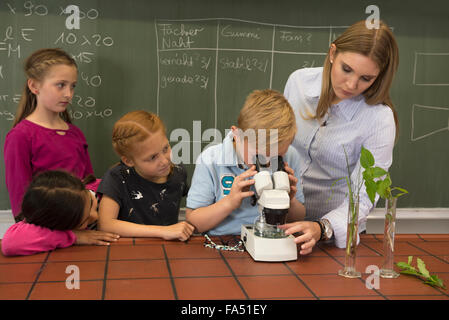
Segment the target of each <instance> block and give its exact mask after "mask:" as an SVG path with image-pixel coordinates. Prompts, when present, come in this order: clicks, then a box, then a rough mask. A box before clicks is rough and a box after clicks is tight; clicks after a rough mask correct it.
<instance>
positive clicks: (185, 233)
mask: <svg viewBox="0 0 449 320" xmlns="http://www.w3.org/2000/svg"><path fill="white" fill-rule="evenodd" d="M194 230H195V227H194V226H192V225H191V224H190V223H188V222H186V221H181V222H178V223H176V224H172V225H170V226H164V230H163V233H162V239H164V240H175V239H177V240H180V241H186V240H188V239H189V238H190V236H191V235H192V233H193V231H194Z"/></svg>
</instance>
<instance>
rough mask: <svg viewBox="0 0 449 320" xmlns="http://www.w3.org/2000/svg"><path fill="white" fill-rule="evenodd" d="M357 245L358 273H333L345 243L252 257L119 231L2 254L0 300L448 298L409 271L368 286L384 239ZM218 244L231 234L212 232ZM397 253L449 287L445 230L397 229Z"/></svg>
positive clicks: (369, 238) (195, 240) (198, 240)
mask: <svg viewBox="0 0 449 320" xmlns="http://www.w3.org/2000/svg"><path fill="white" fill-rule="evenodd" d="M361 239H362V241H361V244H360V245H359V247H358V251H357V269H358V270H359V271H361V272H362V278H361V279H346V278H342V277H340V276H338V275H337V272H338V270H339V269H341V268H342V267H343V265H344V249H337V248H335V247H332V246H329V245H324V244H320V245H319V246H317V247H315V248H314V250H313V252H312V253H311V254H310V255H307V256H300V257H299V259H298V260H297V261H294V262H286V263H265V262H254V261H253V260H252V259H251V257H250V256H249V254H248V253H247V252H231V251H217V250H215V249H210V248H205V247H204V246H203V242H204V238H203V237H200V236H197V237H192V238H191V239H190V240H189V242H188V243H182V242H175V241H163V240H158V239H141V238H135V239H133V238H123V239H120V240H119V241H118V242H117V243H115V244H112V245H111V246H109V247H100V246H73V247H70V248H66V249H58V250H55V251H53V252H48V253H41V254H37V255H33V256H27V257H4V256H3V255H0V300H4V299H19V300H23V299H30V300H32V299H87V300H95V299H164V300H172V299H178V300H187V299H188V300H196V299H201V300H207V299H230V300H231V299H232V300H234V299H301V300H304V299H307V300H317V299H320V300H321V299H345V300H359V299H380V300H383V299H406V300H410V299H434V300H449V289H448V290H441V289H436V288H433V287H430V286H428V285H425V284H423V282H422V281H420V280H418V279H417V278H415V277H412V276H407V275H401V276H400V277H399V278H397V279H382V278H381V279H380V287H379V289H373V290H370V289H367V288H366V285H365V280H366V278H367V277H368V276H370V275H371V274H369V273H368V274H367V273H365V269H366V267H367V266H368V265H378V266H380V264H381V263H382V238H381V236H378V235H362V237H361ZM214 240H215V241H216V242H217V243H220V242H221V243H223V244H226V242H227V241H229V240H231V241H235V240H237V239H236V238H235V237H221V238H214ZM395 248H396V250H395V251H396V256H395V260H396V262H398V261H407V257H408V256H409V255H413V256H414V257H415V261H416V257H420V258H421V259H423V260H424V262H425V263H426V265H427V267H428V269H429V270H430V272H431V273H432V274H437V275H438V277H440V278H442V279H443V280H444V282H445V284H446V286H449V235H397V238H396V245H395ZM69 265H75V266H77V267H78V268H79V271H80V274H79V276H80V288H79V289H74V290H69V289H67V287H66V279H67V278H68V277H69V276H70V275H71V274H72V273H73V272H72V273H70V272H69V273H66V268H67V266H69Z"/></svg>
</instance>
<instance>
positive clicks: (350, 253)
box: [338, 198, 362, 278]
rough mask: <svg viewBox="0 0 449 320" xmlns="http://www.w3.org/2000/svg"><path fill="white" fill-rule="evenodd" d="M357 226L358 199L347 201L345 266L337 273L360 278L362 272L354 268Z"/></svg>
mask: <svg viewBox="0 0 449 320" xmlns="http://www.w3.org/2000/svg"><path fill="white" fill-rule="evenodd" d="M358 226H359V199H358V198H357V199H356V200H355V201H350V202H349V209H348V229H347V232H346V254H345V268H344V269H343V270H339V271H338V275H340V276H342V277H346V278H360V277H361V276H362V274H361V273H360V272H358V271H357V270H356V268H355V263H356V256H357V235H358Z"/></svg>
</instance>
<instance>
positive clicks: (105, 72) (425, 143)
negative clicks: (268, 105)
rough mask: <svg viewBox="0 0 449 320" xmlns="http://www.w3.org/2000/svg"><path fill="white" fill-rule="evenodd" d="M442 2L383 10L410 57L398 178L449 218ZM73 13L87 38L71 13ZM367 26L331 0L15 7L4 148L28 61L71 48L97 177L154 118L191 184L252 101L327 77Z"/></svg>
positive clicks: (77, 115)
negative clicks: (350, 34)
mask: <svg viewBox="0 0 449 320" xmlns="http://www.w3.org/2000/svg"><path fill="white" fill-rule="evenodd" d="M436 2H438V3H437V4H435V5H428V3H423V2H422V1H418V0H412V1H411V2H410V3H408V4H409V5H408V6H405V5H402V4H401V3H394V2H391V1H388V0H379V1H377V3H376V5H377V6H378V7H379V8H380V15H381V18H382V19H385V20H386V21H387V22H388V23H389V25H390V27H392V29H393V31H394V34H395V36H396V37H397V40H398V44H399V49H400V66H399V71H398V73H397V76H396V79H395V82H394V85H393V88H392V98H393V102H394V103H395V106H396V107H397V109H398V114H399V122H400V137H399V140H398V144H397V146H396V148H395V153H394V162H393V165H392V167H391V175H392V178H393V181H394V184H395V185H401V186H404V187H405V188H406V189H407V190H409V191H410V196H408V197H403V198H401V200H400V202H401V203H400V206H411V207H449V195H448V192H447V187H446V185H447V182H446V181H448V180H449V171H448V170H447V163H449V150H448V148H447V139H448V137H449V132H448V131H449V123H448V110H449V95H448V94H447V85H448V84H449V78H448V76H447V75H448V74H449V69H448V68H449V59H448V57H449V42H448V41H447V39H449V21H448V20H447V12H448V9H449V4H447V3H446V2H444V1H436ZM73 5H75V6H77V7H78V9H79V29H78V28H77V27H76V23H74V21H75V20H76V19H75V20H73V16H71V14H73V11H72V10H66V9H67V8H68V6H73ZM365 18H366V14H365V5H364V4H361V3H358V2H354V3H348V4H346V3H345V5H344V6H343V5H342V4H341V2H338V1H337V2H335V1H332V0H323V1H320V2H318V1H315V2H311V1H305V0H304V1H303V0H279V1H272V0H270V1H268V0H257V1H256V0H245V1H244V2H232V1H231V2H230V1H221V2H210V1H208V0H196V1H191V0H165V1H163V2H160V1H145V0H133V1H129V2H123V1H118V0H111V1H96V2H92V1H88V0H74V1H69V0H61V1H57V2H56V1H51V0H5V1H2V2H0V133H1V137H0V138H1V139H0V141H1V145H2V146H3V144H4V139H5V136H6V134H7V132H8V131H9V130H10V128H11V125H12V121H13V119H14V115H15V112H16V108H17V104H18V102H19V100H20V96H21V94H22V90H23V86H24V83H25V77H24V74H23V71H22V65H23V62H24V60H25V59H26V58H27V57H28V56H29V55H30V54H31V53H32V52H33V51H35V50H37V49H40V48H44V47H60V48H62V49H64V50H66V51H67V52H69V53H70V54H71V55H72V57H73V58H74V59H75V61H76V62H77V65H78V83H77V87H76V90H75V95H74V97H73V99H72V102H71V106H70V107H69V113H70V115H71V116H72V118H73V120H74V123H75V124H76V125H77V126H79V127H80V128H81V130H82V131H83V132H84V133H85V135H86V138H87V140H88V143H89V151H90V155H91V158H92V161H93V165H94V170H95V173H96V175H97V176H99V177H101V176H102V175H103V174H104V172H105V170H107V169H108V168H109V167H110V166H111V165H112V164H113V163H115V162H116V161H117V157H116V155H115V154H114V152H113V150H112V147H111V129H112V126H113V124H114V122H115V121H116V120H117V119H118V118H119V117H120V116H122V115H123V114H124V113H126V112H129V111H131V110H137V109H146V110H149V111H152V112H155V113H157V114H159V116H160V117H161V118H162V119H163V121H164V123H165V124H166V127H167V136H168V137H169V140H170V142H171V144H172V147H173V150H174V151H175V152H176V153H179V155H178V156H179V158H181V159H182V160H183V161H184V162H186V163H188V164H187V169H188V172H189V175H190V177H191V174H192V172H193V169H194V165H193V163H194V161H195V159H196V157H197V155H198V154H199V152H201V151H202V150H203V149H204V148H206V147H208V146H209V145H210V144H216V143H219V142H220V140H221V139H222V138H223V137H224V136H225V134H226V132H227V130H228V129H229V128H230V126H231V125H234V124H236V121H237V116H238V113H239V111H240V109H241V107H242V105H243V103H244V100H245V98H246V96H247V95H248V94H249V93H250V92H251V91H252V90H254V89H264V88H273V89H276V90H279V91H281V92H282V91H283V90H284V86H285V83H286V81H287V78H288V76H289V75H290V74H291V73H292V72H293V71H294V70H296V69H299V68H310V67H319V66H322V64H323V61H324V59H325V57H326V54H327V52H328V49H329V46H330V44H331V43H332V41H333V40H334V39H336V37H338V36H339V35H340V34H341V33H343V31H344V30H345V29H346V28H347V26H349V25H351V24H352V23H354V22H355V21H358V20H361V19H365ZM410 21H413V23H410ZM75 22H76V21H75ZM0 154H1V156H2V157H3V148H1V150H0ZM0 181H1V182H0V209H7V208H9V200H8V196H7V192H6V187H5V185H4V165H3V164H2V165H1V166H0ZM424 182H429V183H424ZM430 182H431V183H430ZM429 185H431V186H433V188H432V187H429Z"/></svg>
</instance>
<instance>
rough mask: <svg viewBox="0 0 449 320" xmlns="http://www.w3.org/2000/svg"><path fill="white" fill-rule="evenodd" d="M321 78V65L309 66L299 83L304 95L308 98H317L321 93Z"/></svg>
mask: <svg viewBox="0 0 449 320" xmlns="http://www.w3.org/2000/svg"><path fill="white" fill-rule="evenodd" d="M322 78H323V67H319V68H311V69H310V72H308V73H307V74H306V75H305V76H304V78H303V83H302V84H301V85H302V87H303V88H305V89H304V95H305V96H307V97H308V98H319V97H320V94H321V82H322Z"/></svg>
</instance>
